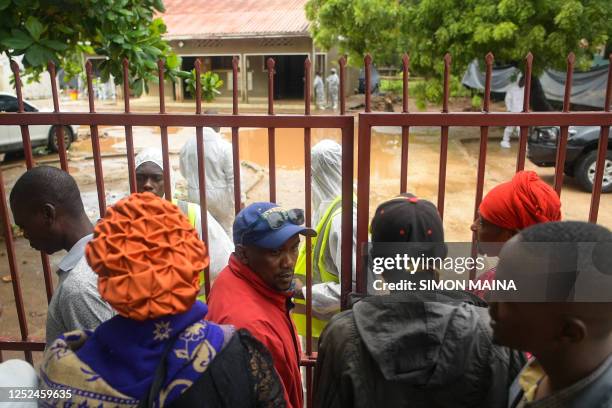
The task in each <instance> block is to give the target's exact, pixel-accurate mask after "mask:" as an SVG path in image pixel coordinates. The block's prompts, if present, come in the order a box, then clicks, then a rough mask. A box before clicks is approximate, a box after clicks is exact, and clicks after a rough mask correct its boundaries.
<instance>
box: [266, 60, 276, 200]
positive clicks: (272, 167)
mask: <svg viewBox="0 0 612 408" xmlns="http://www.w3.org/2000/svg"><path fill="white" fill-rule="evenodd" d="M274 65H275V63H274V60H273V59H272V58H268V63H267V66H268V115H274ZM268 168H269V178H270V202H273V203H275V202H276V136H275V129H274V128H271V127H269V128H268Z"/></svg>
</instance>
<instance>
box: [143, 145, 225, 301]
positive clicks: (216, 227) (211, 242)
mask: <svg viewBox="0 0 612 408" xmlns="http://www.w3.org/2000/svg"><path fill="white" fill-rule="evenodd" d="M135 166H136V190H137V192H139V193H142V192H147V191H148V192H151V193H153V194H155V195H157V196H158V197H164V195H165V193H164V170H163V168H164V162H163V158H162V151H161V150H160V149H156V148H151V147H150V148H146V149H144V150H142V151H141V152H140V153H138V155H137V156H136V162H135ZM170 180H171V191H172V192H174V191H175V189H174V185H175V174H174V171H173V170H172V166H171V168H170ZM172 203H173V204H174V205H176V206H177V207H179V209H180V210H181V211H182V212H183V214H185V216H186V217H187V218H188V219H189V223H190V224H191V226H192V227H193V228H195V230H196V231H197V232H198V234H199V235H200V237H202V221H201V220H202V218H201V212H200V211H201V210H200V206H199V205H198V204H194V203H189V202H187V201H182V200H177V199H174V198H173V199H172ZM207 221H208V245H207V248H206V249H207V250H208V254H209V256H210V265H209V267H210V270H209V274H210V279H211V281H212V280H214V279H215V278H216V277H217V275H219V273H220V272H221V271H222V270H223V268H225V267H226V266H227V262H228V260H229V257H230V254H231V253H232V252H233V251H234V244H233V243H232V241H231V239H230V238H229V236H228V235H227V233H226V232H225V230H224V229H223V227H222V226H221V225H220V224H219V223H218V222H217V220H216V219H215V218H214V217H213V216H212V215H211V214H210V212H207ZM211 283H212V282H211ZM200 286H201V288H202V289H201V293H204V292H203V290H204V273H203V272H202V273H201V274H200ZM198 299H200V300H204V297H203V295H201V296H199V297H198Z"/></svg>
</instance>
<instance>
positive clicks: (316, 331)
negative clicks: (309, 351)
mask: <svg viewBox="0 0 612 408" xmlns="http://www.w3.org/2000/svg"><path fill="white" fill-rule="evenodd" d="M341 169H342V147H341V146H340V145H339V144H338V143H336V142H334V141H332V140H322V141H320V142H319V143H317V144H316V145H315V146H313V148H312V208H313V210H314V214H313V225H314V226H315V230H316V231H317V236H316V237H314V238H312V258H313V261H312V272H313V273H312V276H313V286H312V311H313V319H312V336H313V337H315V338H317V337H319V336H320V334H321V331H322V330H323V328H324V327H325V325H326V324H327V321H328V320H329V319H330V318H331V317H332V316H333V315H334V314H336V313H338V312H339V311H340V281H341V274H340V272H341V259H342V254H341V245H342V229H341V228H342V196H341V194H342V170H341ZM356 217H357V208H356V203H355V198H354V197H353V226H355V225H356ZM356 234H357V231H356V229H353V255H352V257H353V262H352V263H353V269H352V282H353V284H354V282H355V248H356V241H357V236H356ZM294 282H295V290H296V295H295V302H296V308H295V309H294V311H293V319H294V322H295V324H296V327H297V330H298V333H299V334H300V335H301V336H305V335H306V316H305V307H304V305H305V298H306V287H305V282H306V248H305V245H302V246H301V247H300V252H299V255H298V260H297V262H296V266H295V281H294Z"/></svg>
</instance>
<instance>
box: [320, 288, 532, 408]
mask: <svg viewBox="0 0 612 408" xmlns="http://www.w3.org/2000/svg"><path fill="white" fill-rule="evenodd" d="M524 363H525V359H524V357H523V356H522V354H520V353H519V352H513V351H510V350H508V349H506V348H504V347H501V346H497V345H494V344H493V343H492V335H491V329H490V326H489V314H488V311H487V308H486V303H484V302H483V301H482V300H480V299H479V298H477V297H476V296H474V295H472V294H471V293H467V292H442V291H440V292H418V293H409V294H405V293H403V294H397V295H389V296H372V297H367V298H364V299H362V300H361V301H359V302H357V303H356V304H355V305H354V306H353V308H352V310H347V311H345V312H342V313H340V314H338V315H336V316H335V317H334V318H333V319H332V321H331V322H330V323H329V324H328V326H327V327H326V329H325V331H324V332H323V334H322V336H321V339H320V341H319V355H318V360H317V367H316V374H315V375H316V377H315V389H314V399H315V404H314V405H315V407H323V408H329V407H368V408H371V407H410V408H412V407H423V408H425V407H426V408H434V407H466V408H467V407H469V408H476V407H483V408H484V407H486V408H496V407H503V408H506V406H507V397H508V388H509V386H510V385H511V383H512V381H513V380H514V378H515V376H516V375H517V374H518V372H519V370H520V369H521V367H522V366H523V365H524Z"/></svg>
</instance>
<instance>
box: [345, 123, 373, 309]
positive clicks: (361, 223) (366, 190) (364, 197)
mask: <svg viewBox="0 0 612 408" xmlns="http://www.w3.org/2000/svg"><path fill="white" fill-rule="evenodd" d="M367 118H368V115H367V114H359V127H358V128H357V129H358V142H357V143H358V144H357V146H358V151H357V155H358V159H357V160H358V161H357V163H358V166H357V197H359V199H358V200H357V248H356V254H355V255H356V256H355V257H356V263H357V265H356V275H357V276H356V282H355V291H356V292H357V293H359V294H365V289H366V285H365V283H366V282H365V276H366V275H365V269H364V268H365V265H364V259H363V257H364V254H365V251H367V248H366V247H365V245H366V244H367V242H368V222H369V210H370V159H371V157H370V148H371V146H372V126H371V125H370V123H369V120H368V119H367ZM342 136H343V138H346V139H347V141H348V139H349V138H348V136H347V135H345V134H344V133H343V134H342ZM344 142H345V141H344V140H343V142H342V146H343V147H344ZM346 153H347V154H348V151H346ZM344 154H345V151H344V149H343V150H342V157H344ZM343 162H344V160H343ZM343 170H344V169H343ZM347 170H348V169H347ZM351 170H352V169H351ZM348 174H351V173H348ZM342 180H343V183H344V182H345V177H344V173H343V177H342ZM351 182H352V178H351ZM342 188H344V184H343V185H342ZM342 211H343V213H342V214H343V216H346V213H345V212H344V208H343V209H342ZM351 212H352V211H351ZM342 222H345V218H343V219H342ZM348 222H351V223H352V222H353V220H349V221H348ZM351 238H352V237H351ZM343 239H344V235H343ZM342 252H343V253H345V251H344V249H342ZM343 272H344V271H343ZM342 276H344V274H343V275H342ZM345 302H346V300H345Z"/></svg>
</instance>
